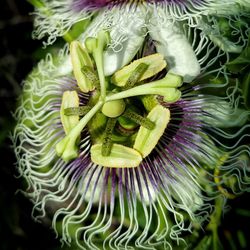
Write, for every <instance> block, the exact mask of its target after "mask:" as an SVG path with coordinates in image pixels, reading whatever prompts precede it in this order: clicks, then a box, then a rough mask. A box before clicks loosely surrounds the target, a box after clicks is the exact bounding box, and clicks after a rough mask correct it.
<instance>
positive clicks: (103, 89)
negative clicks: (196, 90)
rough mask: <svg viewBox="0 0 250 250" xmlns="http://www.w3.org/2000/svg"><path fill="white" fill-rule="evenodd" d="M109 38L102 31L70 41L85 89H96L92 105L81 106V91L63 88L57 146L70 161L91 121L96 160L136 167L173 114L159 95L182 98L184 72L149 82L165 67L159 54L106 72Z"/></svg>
mask: <svg viewBox="0 0 250 250" xmlns="http://www.w3.org/2000/svg"><path fill="white" fill-rule="evenodd" d="M108 42H109V34H108V33H107V32H103V31H102V32H100V33H99V34H98V36H97V38H93V37H90V38H87V40H86V42H85V47H83V46H82V45H81V44H80V43H79V42H72V44H71V47H70V54H71V59H72V65H73V73H74V76H75V78H76V81H77V84H78V86H79V88H80V91H82V92H84V93H88V92H90V91H92V95H91V97H90V99H89V102H88V104H87V105H85V106H79V103H80V102H79V97H78V95H77V92H76V91H66V92H64V94H63V98H62V106H61V113H60V115H61V121H62V124H63V127H64V130H65V133H66V136H65V137H64V138H63V139H62V140H61V141H60V142H59V143H58V144H57V145H56V151H57V154H58V156H60V157H62V159H63V160H65V161H70V160H72V159H75V158H76V157H78V155H79V148H78V144H79V141H80V140H81V131H82V130H83V129H84V128H85V127H87V128H88V131H89V133H90V135H91V141H92V147H91V159H92V161H93V162H94V163H96V164H98V165H102V166H104V167H114V168H116V167H136V166H138V165H139V164H140V162H141V161H142V159H143V158H145V157H147V156H148V155H149V154H150V153H151V152H152V150H153V149H154V147H155V146H156V145H157V143H158V141H159V139H160V137H161V136H162V134H163V133H164V131H165V129H166V127H167V124H168V122H169V119H170V113H169V110H168V109H167V108H165V107H163V106H161V105H160V104H159V102H158V99H157V96H162V97H163V100H164V101H166V102H175V101H177V100H178V99H179V98H180V95H181V93H180V91H179V90H177V87H179V86H181V84H182V78H181V77H180V76H178V75H174V74H170V73H168V74H167V75H166V76H165V77H164V78H162V79H160V80H156V81H152V82H148V83H145V82H144V81H145V80H146V79H150V78H152V77H153V76H155V75H157V74H158V73H159V72H160V71H162V70H163V69H164V68H165V67H166V62H165V61H164V59H163V57H162V56H161V55H160V54H153V55H150V56H146V57H143V58H141V59H138V60H135V61H133V62H132V63H130V64H129V65H127V66H125V67H123V68H122V69H120V70H119V71H117V72H116V73H115V74H114V75H113V76H112V77H106V76H105V75H104V70H103V51H104V50H105V47H106V45H107V44H108ZM80 117H81V119H80Z"/></svg>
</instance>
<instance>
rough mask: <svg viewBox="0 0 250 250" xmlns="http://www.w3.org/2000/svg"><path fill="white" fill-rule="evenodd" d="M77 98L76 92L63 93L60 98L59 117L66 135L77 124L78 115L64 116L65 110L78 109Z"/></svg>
mask: <svg viewBox="0 0 250 250" xmlns="http://www.w3.org/2000/svg"><path fill="white" fill-rule="evenodd" d="M78 107H79V97H78V94H77V92H76V91H65V92H64V93H63V96H62V103H61V110H60V117H61V122H62V125H63V129H64V131H65V133H66V134H68V133H69V132H70V131H71V130H72V129H73V128H74V127H75V126H76V125H77V123H78V122H79V115H78V114H73V115H72V116H70V117H69V116H67V115H65V112H64V110H65V109H68V108H69V109H78Z"/></svg>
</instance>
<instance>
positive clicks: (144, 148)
mask: <svg viewBox="0 0 250 250" xmlns="http://www.w3.org/2000/svg"><path fill="white" fill-rule="evenodd" d="M147 118H148V119H149V120H151V121H153V122H154V123H155V128H154V129H152V130H149V129H146V128H144V127H143V126H141V127H140V129H139V132H138V134H137V136H136V139H135V143H134V149H136V150H137V151H138V152H140V153H141V154H142V156H143V158H145V157H146V156H148V155H149V154H150V153H151V152H152V150H153V149H154V148H155V146H156V144H157V143H158V141H159V140H160V138H161V136H162V135H163V133H164V131H165V129H166V127H167V125H168V123H169V120H170V112H169V110H168V109H166V108H164V107H162V106H161V105H157V106H156V107H155V108H153V109H152V110H151V112H150V113H149V114H148V116H147Z"/></svg>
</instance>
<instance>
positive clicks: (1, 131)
mask: <svg viewBox="0 0 250 250" xmlns="http://www.w3.org/2000/svg"><path fill="white" fill-rule="evenodd" d="M2 2H3V1H2ZM2 2H1V3H2ZM32 11H33V8H32V6H31V5H30V4H29V3H28V2H26V1H24V0H7V1H4V4H3V3H2V4H1V8H0V98H1V100H0V152H1V158H0V160H1V164H0V168H1V169H0V250H34V249H36V250H39V249H44V250H49V249H54V250H55V249H61V244H60V242H59V240H56V239H55V235H54V233H53V232H52V230H51V229H49V228H47V227H46V226H44V225H42V224H39V223H36V222H34V221H33V220H32V218H31V209H32V204H31V203H30V202H29V201H28V200H27V199H26V198H25V197H24V196H23V195H22V194H21V193H17V194H16V191H17V189H18V188H20V187H21V179H17V178H15V176H16V175H17V174H18V173H17V171H16V168H15V163H16V160H15V156H14V154H13V149H12V147H11V141H10V139H9V135H10V133H11V131H12V129H13V128H14V126H15V121H14V119H13V116H12V112H13V111H14V110H15V108H16V103H17V97H18V96H19V95H20V93H21V83H22V81H23V79H25V77H26V76H27V74H28V73H29V72H30V71H31V69H32V67H33V66H34V65H35V64H36V63H37V61H39V60H40V59H41V58H43V56H44V55H45V53H46V51H48V50H49V49H50V48H47V49H46V50H42V49H41V47H42V42H41V41H35V40H32V38H31V32H32V28H33V20H32V16H31V15H30V14H29V13H30V12H32ZM249 198H250V197H249V195H248V194H245V195H243V196H241V197H239V198H236V199H235V200H233V201H230V202H229V205H230V206H231V210H230V211H229V212H228V213H227V214H226V215H225V216H224V217H223V220H222V226H221V227H220V238H221V241H222V243H223V246H224V249H226V250H227V249H233V250H238V249H250V245H249V242H248V241H247V240H246V239H249V238H250V230H249V227H250V214H249V210H250V205H249V204H248V203H249V202H248V201H249V200H250V199H249ZM242 235H243V238H242V237H241V236H242ZM241 238H242V239H241ZM64 249H65V248H64Z"/></svg>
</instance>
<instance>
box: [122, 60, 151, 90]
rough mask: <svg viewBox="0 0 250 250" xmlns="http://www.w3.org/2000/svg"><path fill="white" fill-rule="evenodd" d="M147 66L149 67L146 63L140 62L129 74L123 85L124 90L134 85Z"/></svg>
mask: <svg viewBox="0 0 250 250" xmlns="http://www.w3.org/2000/svg"><path fill="white" fill-rule="evenodd" d="M148 67H149V65H148V64H146V63H140V64H139V65H138V66H137V67H136V68H135V70H134V71H133V72H132V74H131V75H130V76H129V78H128V80H127V82H126V85H125V86H124V90H127V89H130V88H132V87H134V85H135V84H136V83H137V82H139V81H140V79H141V77H142V75H143V74H144V73H145V72H146V70H147V69H148Z"/></svg>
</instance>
